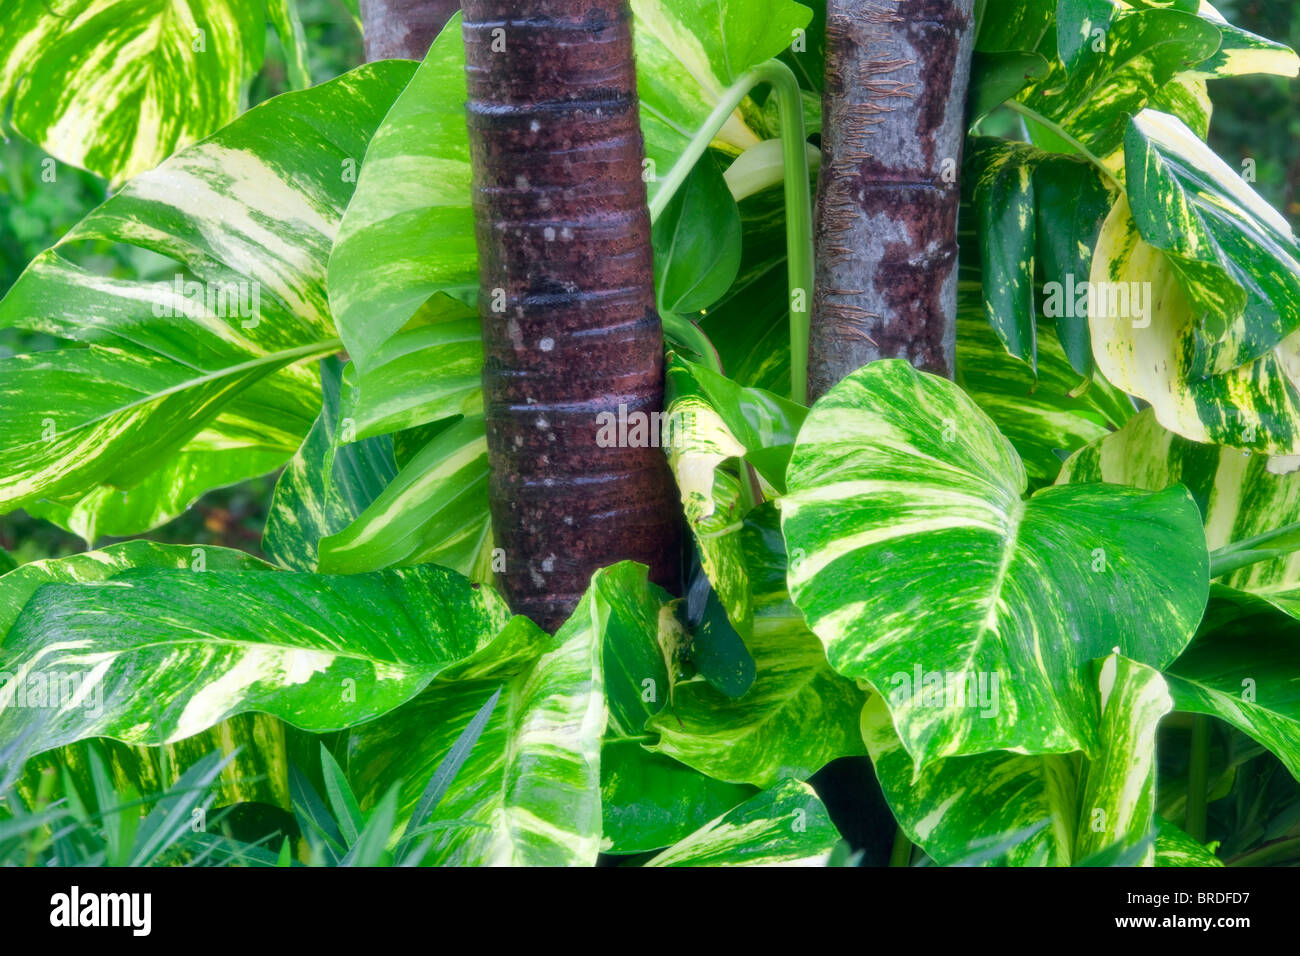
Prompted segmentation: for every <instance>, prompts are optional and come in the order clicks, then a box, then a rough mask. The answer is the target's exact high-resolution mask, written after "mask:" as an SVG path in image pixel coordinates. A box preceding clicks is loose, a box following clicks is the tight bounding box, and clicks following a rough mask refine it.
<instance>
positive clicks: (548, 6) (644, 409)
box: [464, 0, 679, 629]
mask: <svg viewBox="0 0 1300 956" xmlns="http://www.w3.org/2000/svg"><path fill="white" fill-rule="evenodd" d="M464 7H465V20H464V34H465V48H466V71H467V75H468V80H469V103H468V116H469V130H470V154H471V161H472V165H473V174H474V175H473V179H474V206H475V223H476V238H477V241H478V247H479V312H480V315H481V316H482V320H483V342H484V347H485V353H486V362H485V367H484V372H483V387H484V404H485V412H486V416H487V435H488V456H489V463H490V465H491V481H490V485H489V494H490V498H491V506H492V527H493V533H494V535H495V540H496V544H497V546H498V547H500V548H502V549H503V550H504V553H505V562H506V565H505V572H504V573H503V574H502V575H501V580H502V585H503V588H504V590H505V593H506V597H507V598H508V600H509V601H510V603H511V606H512V607H513V608H514V609H515V610H516V611H517V612H519V613H523V614H527V615H529V616H530V617H532V618H533V619H534V620H536V621H537V622H538V623H539V624H541V625H542V626H544V627H546V628H548V629H554V628H555V627H556V626H558V625H559V624H560V623H561V622H562V621H563V620H564V618H565V617H566V616H567V615H568V614H569V612H570V611H571V610H572V609H573V607H574V606H575V605H576V604H577V602H578V599H579V598H580V597H581V595H582V592H583V591H584V590H585V589H586V586H587V583H588V580H589V579H590V577H591V573H592V572H593V571H595V570H596V569H598V568H601V567H604V566H606V565H609V564H612V563H614V562H616V561H619V560H622V559H632V560H636V561H640V562H642V563H643V564H647V565H649V566H650V569H651V576H652V578H653V579H654V580H655V581H657V582H659V583H660V584H663V585H665V586H668V587H670V588H673V589H676V587H677V585H678V575H679V556H678V551H679V548H678V521H679V519H678V515H677V505H676V496H675V493H674V486H673V482H672V477H671V475H670V473H669V471H668V466H667V462H666V459H665V456H664V453H663V451H662V450H661V449H660V448H658V447H651V446H650V444H649V442H648V441H647V442H642V443H639V447H619V446H618V444H617V443H615V444H614V445H612V446H610V447H605V446H606V445H609V443H608V442H607V441H602V440H598V439H599V438H601V437H602V424H604V423H607V422H608V420H609V419H608V418H606V417H605V416H606V415H609V416H613V417H614V419H615V420H623V419H626V420H627V421H628V422H629V423H635V422H637V421H638V420H640V421H646V420H649V418H650V416H651V415H652V414H653V413H655V412H658V411H660V410H661V409H662V403H663V339H662V331H661V329H660V325H659V318H658V314H657V312H656V310H655V296H654V273H653V267H652V259H651V249H650V218H649V213H648V211H647V209H646V188H645V183H644V182H643V181H642V178H641V169H642V167H641V160H642V154H643V149H644V146H643V143H642V138H641V129H640V126H639V125H638V115H637V97H636V72H635V68H634V65H633V61H632V36H631V24H630V19H629V13H628V10H627V6H626V3H625V0H529V2H520V0H465V4H464ZM640 416H644V418H640ZM606 431H608V429H606ZM631 432H632V429H629V433H631ZM643 434H644V430H643ZM647 437H648V436H647Z"/></svg>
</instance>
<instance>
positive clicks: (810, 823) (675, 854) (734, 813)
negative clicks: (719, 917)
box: [645, 780, 840, 866]
mask: <svg viewBox="0 0 1300 956" xmlns="http://www.w3.org/2000/svg"><path fill="white" fill-rule="evenodd" d="M839 841H840V834H839V831H837V830H836V829H835V825H834V824H833V823H831V819H830V816H829V815H827V813H826V808H825V807H824V806H822V802H821V801H820V800H818V799H817V795H816V794H815V793H814V792H813V789H812V787H810V786H808V785H807V784H806V783H799V782H798V781H795V780H786V781H783V782H781V783H779V784H777V785H776V786H774V787H772V788H771V789H770V790H766V791H764V792H763V793H760V794H759V795H758V796H756V797H754V798H753V799H751V800H748V801H746V802H745V803H742V804H741V805H740V806H738V807H736V808H735V809H733V810H730V811H728V812H727V813H725V814H723V815H722V816H720V817H718V818H717V819H716V820H712V821H710V822H709V823H707V824H706V825H704V826H703V827H701V828H700V829H699V830H696V831H695V832H694V833H692V834H691V835H690V836H688V837H686V838H685V839H683V840H681V841H680V842H678V843H676V844H674V845H673V846H671V847H669V848H668V849H666V850H664V851H663V852H662V853H660V854H659V855H658V856H655V857H654V858H652V859H651V860H650V861H649V862H647V863H646V864H645V865H646V866H825V865H826V864H827V862H828V861H829V860H830V855H831V851H832V850H833V849H834V848H835V845H836V844H837V843H838V842H839Z"/></svg>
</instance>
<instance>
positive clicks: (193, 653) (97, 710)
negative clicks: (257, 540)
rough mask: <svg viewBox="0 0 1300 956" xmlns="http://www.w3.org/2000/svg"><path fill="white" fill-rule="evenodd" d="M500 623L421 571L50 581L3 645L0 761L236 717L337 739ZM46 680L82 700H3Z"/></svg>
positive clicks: (174, 574)
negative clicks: (7, 677)
mask: <svg viewBox="0 0 1300 956" xmlns="http://www.w3.org/2000/svg"><path fill="white" fill-rule="evenodd" d="M22 570H25V569H22ZM7 580H8V576H6V581H7ZM232 608H237V609H238V613H237V614H235V613H232ZM508 619H509V612H508V611H507V609H506V607H505V604H504V602H503V601H502V600H501V598H500V597H498V596H497V595H496V594H495V593H493V592H491V591H490V590H488V589H486V588H479V587H477V586H474V585H471V584H470V582H469V581H467V580H466V579H465V578H463V577H461V576H460V575H458V574H455V573H454V572H451V571H447V570H445V569H442V568H436V567H421V568H410V569H402V570H393V571H382V572H375V573H372V574H366V575H354V576H351V577H331V576H325V575H313V574H306V573H298V572H268V571H224V570H207V571H197V570H184V571H174V570H154V569H142V570H134V571H130V572H126V573H123V574H119V575H117V576H116V577H114V578H113V579H112V580H109V581H103V582H94V583H79V584H75V585H73V584H50V585H47V586H45V587H42V588H40V589H39V590H37V591H36V592H35V593H34V594H32V595H31V597H30V598H29V599H28V600H27V602H26V605H25V606H24V607H23V609H22V611H21V613H20V614H19V615H18V616H17V619H16V620H15V621H14V622H13V625H12V627H11V628H10V629H9V631H8V635H7V636H6V638H5V640H4V644H3V650H4V663H5V667H6V669H7V670H8V671H9V672H10V673H12V674H13V675H14V679H13V681H12V682H11V683H9V684H7V685H6V686H5V689H4V692H3V693H4V697H3V706H2V707H0V731H3V733H2V734H0V739H4V740H5V741H10V742H12V743H11V744H10V746H9V747H8V748H7V749H8V753H7V754H6V759H5V760H4V761H3V766H4V767H5V768H6V769H7V770H8V771H9V772H10V773H16V772H17V771H18V769H19V768H20V767H21V765H22V761H23V760H24V759H25V758H26V757H27V756H28V755H30V754H35V753H39V752H41V751H43V750H47V749H50V748H52V747H57V746H60V745H63V744H67V743H71V742H73V741H76V740H81V739H84V738H86V737H90V736H109V737H114V738H116V739H118V740H123V741H125V742H128V743H157V742H172V741H176V740H180V739H182V738H185V737H187V736H190V735H192V734H195V733H198V732H200V731H203V730H206V729H207V728H209V727H211V726H213V725H214V724H216V723H218V722H219V721H221V720H224V719H226V718H227V717H230V716H233V715H234V714H239V713H244V712H247V711H260V712H263V713H267V714H271V715H273V716H277V717H281V718H283V719H285V720H287V721H289V722H290V723H292V724H294V725H295V726H297V727H300V728H302V729H304V730H309V731H317V732H319V731H326V730H337V729H340V728H342V727H347V726H350V725H351V724H354V723H356V722H358V721H361V720H366V719H369V718H371V717H374V716H376V715H378V714H382V713H384V712H385V711H387V710H391V709H392V708H393V707H396V706H397V705H398V704H401V703H402V702H404V701H406V700H407V699H409V698H410V697H412V696H413V695H414V694H416V693H418V692H419V691H420V690H421V689H422V688H423V687H425V686H426V685H427V684H428V683H429V681H431V680H432V679H433V678H434V677H435V676H436V675H437V674H438V673H439V672H440V671H443V670H445V669H447V668H448V667H450V666H451V665H453V664H456V663H458V662H460V661H463V660H465V659H466V658H468V657H470V656H471V655H472V654H473V653H474V652H475V651H477V650H479V649H480V648H482V647H484V646H485V645H487V644H488V643H489V642H490V641H491V640H492V639H493V638H494V637H495V636H496V635H497V633H498V632H499V631H500V630H501V629H502V628H503V627H504V626H505V624H506V622H507V620H508ZM376 621H383V622H385V627H384V629H383V630H382V631H379V632H376V631H375V630H374V622H376ZM51 675H55V676H58V677H59V679H60V680H61V681H62V682H64V685H65V686H67V685H68V682H71V686H73V687H75V688H77V689H78V690H79V691H81V692H83V693H84V694H88V695H91V696H92V697H93V706H85V707H82V706H75V707H74V706H71V705H68V704H65V705H64V706H61V707H59V708H51V707H44V708H33V707H23V706H20V705H18V704H17V703H16V694H17V691H18V689H19V688H22V687H26V686H27V685H28V684H31V685H32V686H35V685H36V684H38V683H42V682H46V683H47V682H48V681H49V679H50V677H51Z"/></svg>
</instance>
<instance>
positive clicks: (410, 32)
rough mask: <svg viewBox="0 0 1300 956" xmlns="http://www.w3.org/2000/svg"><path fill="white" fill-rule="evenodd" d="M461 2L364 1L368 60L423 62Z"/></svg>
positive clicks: (456, 0)
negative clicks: (430, 46) (435, 38)
mask: <svg viewBox="0 0 1300 956" xmlns="http://www.w3.org/2000/svg"><path fill="white" fill-rule="evenodd" d="M459 9H460V0H361V23H362V27H363V29H362V33H363V36H364V39H365V45H366V59H367V60H389V59H407V60H423V59H424V55H425V54H426V53H428V52H429V45H430V44H431V43H433V38H434V37H436V36H437V35H438V32H439V31H440V30H441V29H442V28H443V27H444V26H445V25H446V23H447V21H448V20H450V19H451V16H452V14H453V13H455V12H456V11H457V10H459Z"/></svg>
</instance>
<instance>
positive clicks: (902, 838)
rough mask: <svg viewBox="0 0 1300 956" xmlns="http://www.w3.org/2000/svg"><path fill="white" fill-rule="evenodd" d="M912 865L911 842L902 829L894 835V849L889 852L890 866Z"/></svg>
mask: <svg viewBox="0 0 1300 956" xmlns="http://www.w3.org/2000/svg"><path fill="white" fill-rule="evenodd" d="M911 864H912V841H911V840H909V839H908V838H907V834H906V833H904V832H903V828H902V827H899V828H898V831H897V832H896V833H895V834H894V847H893V849H892V850H890V851H889V865H890V866H910V865H911Z"/></svg>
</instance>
